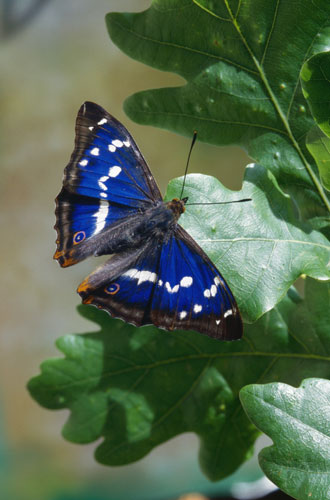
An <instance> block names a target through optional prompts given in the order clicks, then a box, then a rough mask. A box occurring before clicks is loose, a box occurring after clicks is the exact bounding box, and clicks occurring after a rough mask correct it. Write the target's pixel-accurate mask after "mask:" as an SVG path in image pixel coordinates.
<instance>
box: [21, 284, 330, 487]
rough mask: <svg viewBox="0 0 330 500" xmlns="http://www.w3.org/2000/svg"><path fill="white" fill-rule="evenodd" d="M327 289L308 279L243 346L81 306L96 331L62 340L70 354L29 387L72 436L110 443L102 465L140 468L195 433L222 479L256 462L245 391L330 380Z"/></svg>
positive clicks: (101, 451)
mask: <svg viewBox="0 0 330 500" xmlns="http://www.w3.org/2000/svg"><path fill="white" fill-rule="evenodd" d="M329 292H330V284H329V283H319V282H317V281H314V280H307V282H306V300H302V299H301V298H300V296H299V295H298V294H297V292H295V290H294V289H291V290H290V292H289V294H288V295H287V296H286V297H285V298H284V299H283V300H282V302H281V303H280V304H279V305H278V306H277V307H276V308H275V309H274V310H272V311H270V312H269V313H267V314H265V315H264V316H263V317H262V318H261V319H260V320H258V321H257V322H256V323H255V324H254V325H248V326H246V329H245V334H244V337H243V339H242V340H240V341H236V342H218V341H216V340H213V339H210V338H208V337H204V336H202V335H199V334H198V333H196V332H181V331H175V332H163V331H160V330H158V329H156V328H155V327H143V328H138V329H137V328H134V327H133V326H131V325H128V324H126V323H123V322H122V321H120V320H115V319H111V318H110V317H109V316H108V315H107V314H106V313H105V312H104V311H99V310H97V309H96V308H93V307H92V306H80V307H79V312H80V313H81V314H82V315H83V316H85V317H86V318H88V319H90V320H91V321H94V322H96V323H97V324H98V325H99V327H100V330H99V332H97V333H88V334H85V335H67V336H65V337H63V338H61V339H59V340H58V341H57V347H58V348H59V349H60V351H61V352H63V353H64V355H65V357H64V358H58V359H49V360H47V361H45V362H44V363H43V364H42V367H41V375H39V376H37V377H35V378H33V379H32V380H31V381H30V382H29V386H28V388H29V391H30V393H31V395H32V396H33V397H34V398H35V399H36V400H37V401H38V402H39V403H40V404H41V405H43V406H44V407H46V408H50V409H61V408H68V409H70V412H71V414H70V417H69V419H68V421H67V423H66V424H65V426H64V429H63V435H64V437H65V438H66V439H68V440H69V441H72V442H75V443H89V442H92V441H96V440H98V439H100V438H103V442H102V443H101V444H100V445H99V446H98V448H97V449H96V454H95V456H96V459H97V460H98V461H99V462H101V463H103V464H106V465H121V464H127V463H130V462H133V461H135V460H138V459H140V458H142V457H143V456H144V455H146V454H147V453H148V452H150V451H151V450H152V449H153V448H154V447H155V446H157V445H159V444H160V443H163V442H164V441H166V440H168V439H170V438H172V437H174V436H176V435H178V434H181V433H183V432H194V433H196V434H197V435H198V436H199V437H200V441H201V448H200V454H199V457H200V463H201V467H202V469H203V470H204V472H205V474H206V475H207V476H208V477H209V478H210V479H213V480H217V479H221V478H223V477H225V476H227V475H229V474H231V473H232V472H233V471H234V470H235V469H236V468H237V467H238V466H239V465H240V464H241V463H242V462H243V461H244V460H245V459H246V458H248V457H249V456H250V455H251V453H252V446H253V443H254V440H255V438H256V436H257V435H258V432H257V431H256V429H255V427H254V426H253V425H252V424H251V423H250V421H249V420H248V418H247V417H246V415H245V413H244V411H243V410H242V408H241V405H240V402H239V398H238V393H239V390H240V389H241V388H242V387H243V386H244V385H246V384H251V383H256V382H258V383H267V382H270V381H274V380H276V381H281V382H285V383H290V384H299V382H300V380H301V379H302V378H306V377H310V376H316V377H325V378H326V377H329V376H330V363H329V361H330V332H329V326H328V325H329V323H330V293H329ZM321 312H322V314H321Z"/></svg>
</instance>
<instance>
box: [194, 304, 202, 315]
mask: <svg viewBox="0 0 330 500" xmlns="http://www.w3.org/2000/svg"><path fill="white" fill-rule="evenodd" d="M202 309H203V308H202V306H201V305H199V304H195V305H194V313H196V314H197V313H199V312H201V310H202Z"/></svg>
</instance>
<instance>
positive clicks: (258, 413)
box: [240, 378, 330, 500]
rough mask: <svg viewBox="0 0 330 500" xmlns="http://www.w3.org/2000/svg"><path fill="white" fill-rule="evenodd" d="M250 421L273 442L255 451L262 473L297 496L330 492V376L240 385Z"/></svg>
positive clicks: (322, 499) (320, 498) (303, 499)
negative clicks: (297, 382) (291, 382)
mask: <svg viewBox="0 0 330 500" xmlns="http://www.w3.org/2000/svg"><path fill="white" fill-rule="evenodd" d="M240 398H241V401H242V404H243V407H244V409H245V411H246V413H247V414H248V416H249V417H250V419H251V420H252V422H253V423H254V424H255V425H256V426H257V427H258V428H259V429H260V430H262V431H263V432H265V433H266V434H267V435H268V436H269V437H271V439H272V440H273V442H274V445H273V446H270V447H268V448H264V449H263V450H262V451H261V452H260V453H259V463H260V466H261V468H262V469H263V471H264V473H265V474H266V475H267V476H268V477H269V479H271V481H273V482H274V483H275V484H276V485H277V486H279V488H281V489H282V490H283V491H285V492H286V493H287V494H288V495H291V496H292V497H293V498H296V499H298V500H309V499H311V498H315V499H316V498H317V500H328V499H329V497H330V424H329V419H330V381H329V380H321V379H316V378H311V379H308V380H304V381H303V383H302V384H301V386H300V387H299V388H298V389H295V388H294V387H291V386H289V385H286V384H279V383H274V384H267V385H264V386H262V385H250V386H247V387H244V388H243V389H242V390H241V393H240Z"/></svg>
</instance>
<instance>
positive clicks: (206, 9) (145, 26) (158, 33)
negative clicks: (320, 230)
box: [106, 0, 330, 215]
mask: <svg viewBox="0 0 330 500" xmlns="http://www.w3.org/2000/svg"><path fill="white" fill-rule="evenodd" d="M329 16H330V2H328V0H315V1H313V2H311V1H310V0H298V1H296V2H294V3H292V2H279V1H278V0H268V1H267V2H265V1H264V0H243V1H238V0H223V1H221V2H215V1H214V0H154V1H153V2H152V5H151V7H150V8H149V9H147V10H146V11H145V12H142V13H137V14H136V13H135V14H127V13H125V14H119V13H111V14H108V16H107V18H106V20H107V27H108V31H109V34H110V37H111V39H112V40H113V42H114V43H115V44H116V45H118V47H119V48H120V49H121V50H122V51H124V52H125V53H127V54H128V55H129V56H131V57H132V58H134V59H137V60H139V61H141V62H144V63H146V64H149V65H151V66H154V67H155V68H158V69H161V70H164V71H171V72H174V73H177V74H179V75H180V76H182V77H183V78H184V79H185V80H186V81H187V84H186V85H183V86H181V87H175V88H162V89H155V90H147V91H144V92H139V93H137V94H134V95H133V96H131V97H130V98H128V99H127V101H126V103H125V110H126V112H127V114H128V115H129V116H130V117H131V118H132V119H133V120H136V121H138V122H139V123H143V124H148V125H156V126H159V127H163V128H167V129H170V130H173V131H176V132H178V133H181V134H184V135H188V136H189V137H191V136H192V133H193V130H195V129H196V130H198V138H199V140H201V141H206V142H209V143H213V144H218V145H226V144H240V145H241V146H243V147H245V148H246V149H247V150H248V153H249V155H250V156H251V157H252V158H253V159H254V160H256V161H257V162H258V163H261V164H262V165H263V166H264V167H266V168H268V169H271V170H272V172H273V173H274V175H275V176H276V177H277V178H278V180H279V181H280V182H281V184H282V185H283V184H284V185H287V186H289V185H290V186H292V185H295V184H297V183H298V184H299V186H300V190H301V189H302V187H303V186H305V187H306V186H307V187H308V188H309V189H310V191H309V196H310V197H312V194H313V193H314V194H315V193H316V192H318V194H319V195H320V196H321V198H322V200H323V204H324V206H327V209H328V211H329V210H330V203H329V201H328V199H327V196H326V194H325V193H324V192H323V189H322V185H321V183H320V181H319V179H318V177H317V175H316V174H315V172H316V171H317V170H316V167H315V165H310V161H312V158H311V157H310V155H309V154H308V151H307V150H306V145H305V136H306V133H307V132H308V130H309V129H310V128H311V126H312V125H313V119H312V117H311V114H310V111H309V108H308V106H306V101H305V99H304V97H303V95H302V91H301V87H300V83H299V74H300V70H301V67H302V64H303V62H304V61H305V60H306V58H307V57H309V56H311V55H312V54H313V53H314V50H315V47H317V49H318V50H319V49H320V48H323V47H324V46H325V45H326V42H327V41H329V40H330V36H329V31H327V30H325V29H324V26H326V25H327V22H328V21H329ZM292 40H294V43H292ZM313 44H315V47H314V46H313ZM306 196H307V193H305V197H306ZM317 199H318V203H320V198H317ZM301 204H305V205H306V198H305V200H304V201H302V202H301ZM319 215H322V214H319Z"/></svg>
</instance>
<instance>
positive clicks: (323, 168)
mask: <svg viewBox="0 0 330 500" xmlns="http://www.w3.org/2000/svg"><path fill="white" fill-rule="evenodd" d="M329 97H330V96H329ZM306 146H307V148H308V150H309V152H310V153H311V154H312V155H313V157H314V158H315V161H316V164H317V166H318V169H319V172H320V177H321V180H322V183H323V186H324V187H325V188H326V189H328V190H329V191H330V138H329V137H328V136H327V135H325V134H324V133H323V132H322V131H321V130H320V129H319V127H317V126H315V127H313V128H312V129H311V130H310V131H309V132H308V134H307V137H306Z"/></svg>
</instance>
